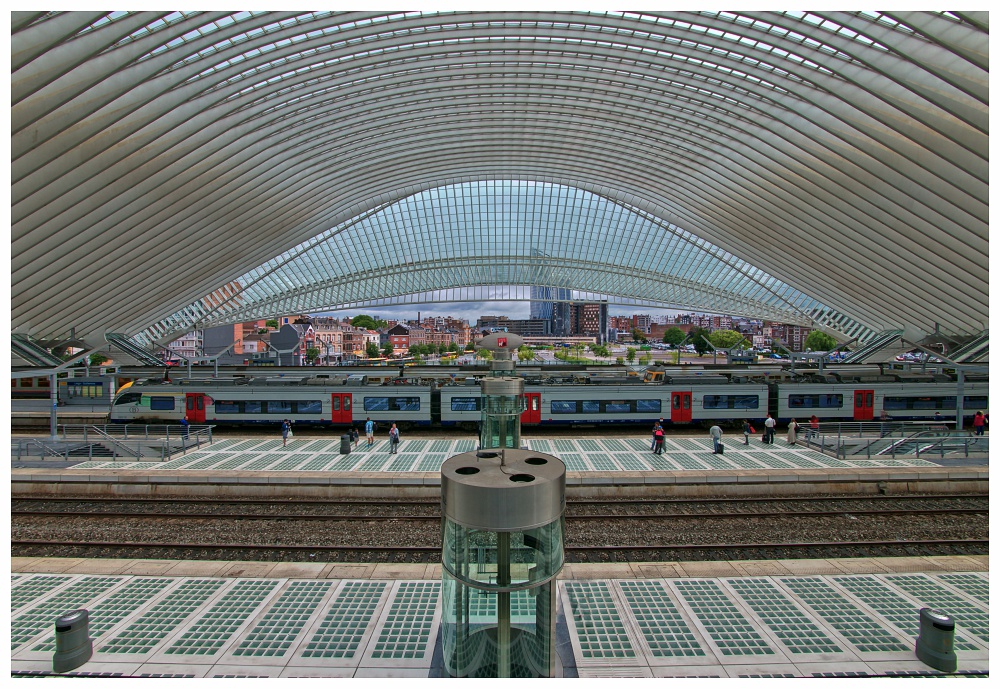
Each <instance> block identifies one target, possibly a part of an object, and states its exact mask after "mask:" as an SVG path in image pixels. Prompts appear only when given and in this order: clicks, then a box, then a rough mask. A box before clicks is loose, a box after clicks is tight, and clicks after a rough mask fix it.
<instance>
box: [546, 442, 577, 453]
mask: <svg viewBox="0 0 1000 689" xmlns="http://www.w3.org/2000/svg"><path fill="white" fill-rule="evenodd" d="M551 443H552V445H553V446H554V447H555V454H559V453H560V452H579V451H580V448H579V447H577V445H576V443H575V442H574V441H572V440H552V441H551Z"/></svg>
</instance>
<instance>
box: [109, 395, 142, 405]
mask: <svg viewBox="0 0 1000 689" xmlns="http://www.w3.org/2000/svg"><path fill="white" fill-rule="evenodd" d="M141 400H142V393H141V392H126V393H125V394H124V395H121V396H120V397H119V398H118V399H117V400H115V406H116V407H117V406H118V405H119V404H139V402H140V401H141Z"/></svg>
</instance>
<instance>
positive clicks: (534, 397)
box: [531, 395, 542, 411]
mask: <svg viewBox="0 0 1000 689" xmlns="http://www.w3.org/2000/svg"><path fill="white" fill-rule="evenodd" d="M541 405H542V403H541V400H539V399H538V395H532V397H531V411H538V409H539V407H541Z"/></svg>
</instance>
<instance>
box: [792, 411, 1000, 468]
mask: <svg viewBox="0 0 1000 689" xmlns="http://www.w3.org/2000/svg"><path fill="white" fill-rule="evenodd" d="M954 425H955V422H954V421H929V422H928V421H892V420H889V421H851V422H834V423H829V422H827V423H822V424H820V425H819V428H817V429H813V428H809V427H807V426H804V427H803V429H802V430H801V431H800V434H799V435H800V438H801V439H802V440H803V441H804V442H805V444H806V446H808V447H816V448H817V449H819V450H820V451H821V452H824V453H826V452H832V453H833V455H834V456H835V457H837V458H838V459H843V460H846V459H849V458H850V457H855V458H858V456H859V455H862V454H863V456H864V458H865V459H870V458H871V457H872V456H873V455H875V456H885V455H889V456H891V457H893V458H895V457H896V456H897V455H902V456H916V457H918V458H919V457H920V456H921V455H922V454H923V455H926V454H938V455H939V456H940V457H944V455H945V454H950V453H952V452H962V453H963V454H964V456H966V457H968V456H969V451H970V449H971V450H972V451H973V452H975V451H976V450H977V449H980V448H982V451H983V452H986V451H988V448H989V446H988V444H987V442H988V441H986V440H985V436H974V435H973V434H972V433H970V432H968V431H962V430H958V431H956V430H950V429H949V427H950V426H954ZM977 446H978V447H977Z"/></svg>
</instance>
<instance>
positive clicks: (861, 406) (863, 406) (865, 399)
mask: <svg viewBox="0 0 1000 689" xmlns="http://www.w3.org/2000/svg"><path fill="white" fill-rule="evenodd" d="M873 418H875V391H874V390H855V391H854V420H855V421H871V420H872V419H873Z"/></svg>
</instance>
